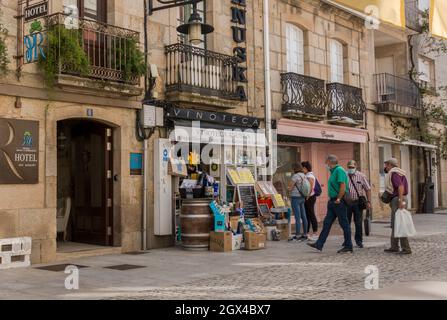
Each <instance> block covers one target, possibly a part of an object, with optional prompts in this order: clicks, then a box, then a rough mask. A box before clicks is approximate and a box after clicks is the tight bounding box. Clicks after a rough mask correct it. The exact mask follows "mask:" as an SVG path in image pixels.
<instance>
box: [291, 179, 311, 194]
mask: <svg viewBox="0 0 447 320" xmlns="http://www.w3.org/2000/svg"><path fill="white" fill-rule="evenodd" d="M300 178H301V183H300V181H298V182H297V183H296V185H295V186H296V188H297V189H298V191H299V193H300V194H301V196H302V197H303V198H307V197H308V196H310V194H311V193H312V192H311V190H310V182H309V180H308V179H307V178H306V176H305V175H304V174H302V175H300Z"/></svg>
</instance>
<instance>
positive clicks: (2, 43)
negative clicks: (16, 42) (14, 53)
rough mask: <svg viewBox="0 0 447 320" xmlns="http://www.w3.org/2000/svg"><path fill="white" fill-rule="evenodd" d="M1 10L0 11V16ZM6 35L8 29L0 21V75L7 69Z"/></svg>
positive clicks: (0, 14)
mask: <svg viewBox="0 0 447 320" xmlns="http://www.w3.org/2000/svg"><path fill="white" fill-rule="evenodd" d="M1 16H2V12H1V11H0V18H1ZM7 35H8V30H7V29H6V28H5V27H4V26H3V24H2V23H1V22H0V76H2V75H4V74H5V73H6V71H7V70H8V63H9V59H8V48H7V47H6V37H7Z"/></svg>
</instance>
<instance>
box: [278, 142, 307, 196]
mask: <svg viewBox="0 0 447 320" xmlns="http://www.w3.org/2000/svg"><path fill="white" fill-rule="evenodd" d="M300 161H301V149H300V148H299V147H294V146H292V147H285V146H278V151H277V170H276V173H275V175H274V176H273V184H274V186H275V188H276V190H277V191H278V193H279V194H281V195H282V196H283V198H285V199H287V198H288V197H289V192H288V191H287V186H288V184H289V181H290V179H291V178H292V175H293V165H294V164H295V163H297V162H300Z"/></svg>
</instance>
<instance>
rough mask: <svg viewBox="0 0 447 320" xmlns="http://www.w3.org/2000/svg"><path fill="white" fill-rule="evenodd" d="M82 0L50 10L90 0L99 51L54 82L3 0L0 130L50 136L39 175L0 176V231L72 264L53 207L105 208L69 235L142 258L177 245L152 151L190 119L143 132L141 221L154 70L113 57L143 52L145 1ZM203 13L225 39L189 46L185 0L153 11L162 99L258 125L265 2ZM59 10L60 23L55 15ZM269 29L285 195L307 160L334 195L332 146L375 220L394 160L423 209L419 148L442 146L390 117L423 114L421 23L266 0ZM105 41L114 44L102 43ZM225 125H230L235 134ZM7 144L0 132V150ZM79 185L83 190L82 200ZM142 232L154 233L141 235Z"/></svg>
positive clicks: (210, 3) (279, 181)
mask: <svg viewBox="0 0 447 320" xmlns="http://www.w3.org/2000/svg"><path fill="white" fill-rule="evenodd" d="M85 3H87V2H85ZM85 3H84V1H80V2H77V1H76V0H74V1H70V0H50V1H49V6H48V15H50V16H53V15H54V14H57V13H60V12H63V11H64V8H65V7H69V6H70V5H72V6H73V5H75V7H76V5H80V6H79V7H78V9H79V8H80V9H81V10H80V14H81V17H82V19H81V20H80V21H81V22H82V23H81V30H83V31H82V32H81V33H80V34H81V35H82V37H83V39H84V41H85V42H86V43H93V44H95V46H92V48H95V49H92V48H90V47H87V48H84V49H85V50H86V54H89V55H90V58H91V59H92V60H93V62H92V61H91V62H92V64H93V65H92V67H93V68H91V69H90V71H89V72H90V74H87V75H83V76H80V75H79V74H75V75H74V74H73V72H71V73H70V72H67V70H66V69H63V68H62V69H57V77H56V78H57V80H56V83H55V86H54V88H53V89H50V88H48V85H47V84H46V83H45V81H44V78H43V75H42V71H41V70H40V69H39V68H38V67H37V64H36V63H25V62H26V61H25V60H26V59H31V60H33V56H32V55H31V56H27V55H26V52H27V49H29V43H25V42H24V37H23V36H24V35H25V36H27V35H28V36H29V35H31V36H32V35H33V34H34V33H35V32H38V31H34V33H33V32H31V30H29V28H30V23H24V22H23V21H20V20H19V21H18V20H17V19H16V18H14V17H15V16H20V14H21V13H23V10H24V8H23V7H22V8H21V7H20V3H19V5H18V4H17V1H13V0H1V1H0V8H1V10H2V11H3V16H2V17H1V19H2V20H1V21H2V23H3V24H4V25H5V26H6V27H7V29H8V30H9V36H8V38H7V44H8V52H9V59H10V61H11V63H10V64H9V66H8V67H9V70H10V72H8V73H7V74H4V75H1V76H0V130H2V131H1V132H2V133H3V132H6V133H8V128H9V127H8V123H10V124H11V126H13V125H14V123H15V122H13V121H11V120H27V121H37V122H38V128H39V129H38V139H37V137H34V141H37V140H38V142H39V144H38V145H39V149H38V159H39V160H38V181H37V183H34V182H33V183H29V184H26V183H10V182H11V181H9V183H8V184H6V183H0V221H1V223H0V238H11V237H21V236H30V237H32V238H33V248H32V249H33V250H32V252H33V254H32V260H33V262H34V263H38V262H52V261H55V260H57V259H63V258H64V257H67V256H66V255H64V252H63V246H62V247H59V249H58V243H59V244H60V243H62V242H61V241H58V240H62V238H61V237H64V236H65V235H63V234H62V235H61V234H59V235H58V229H59V228H58V221H59V223H64V222H63V219H62V220H60V219H58V216H60V215H61V214H62V215H63V212H64V210H65V209H66V208H67V206H70V207H72V208H74V210H75V211H74V212H77V211H76V210H79V212H81V213H82V212H90V211H89V210H93V211H94V212H97V211H98V210H99V211H101V210H102V211H101V212H104V216H102V218H101V217H96V218H95V215H94V214H93V215H92V216H93V218H92V217H90V218H89V217H86V216H85V215H82V214H79V217H78V219H77V222H76V223H78V225H77V226H76V227H75V228H74V229H73V228H71V229H72V230H75V232H74V234H68V235H67V237H68V239H69V240H73V241H75V242H76V240H77V239H78V241H80V242H88V243H96V244H99V245H101V246H108V247H109V248H110V250H114V252H115V251H117V252H131V251H137V250H140V249H141V248H142V244H143V243H144V244H145V246H146V248H148V249H153V248H159V247H167V246H172V245H174V241H175V237H174V235H175V233H174V232H173V233H172V234H170V235H165V236H160V235H156V233H157V232H156V226H155V224H156V221H155V211H156V206H155V198H154V194H155V193H156V191H157V190H156V189H157V186H156V182H155V181H154V180H155V173H154V163H155V162H156V161H157V159H156V155H155V144H156V141H158V139H167V138H168V136H169V134H170V132H171V131H172V129H173V128H175V126H176V124H177V121H179V123H180V122H181V121H185V120H188V121H190V120H191V119H185V118H182V119H178V118H175V117H173V116H172V114H168V115H166V116H165V120H166V122H165V126H163V127H161V128H159V129H158V130H154V132H153V134H152V135H151V136H150V137H149V139H148V150H147V159H143V160H146V161H145V163H146V164H147V165H146V169H147V181H146V182H147V203H146V207H147V219H146V221H147V224H146V226H143V220H144V219H143V188H144V181H143V175H142V172H141V169H142V168H141V162H139V161H138V159H141V155H142V153H143V142H142V141H140V140H139V139H137V134H136V132H137V129H138V128H137V114H138V110H140V109H141V107H142V100H143V97H144V92H143V91H144V86H143V79H142V78H141V79H138V78H137V79H136V78H126V77H125V76H124V75H123V70H122V69H120V67H119V66H117V64H116V60H115V64H113V66H112V65H111V62H110V61H111V60H113V59H115V58H113V59H112V58H111V57H116V54H117V53H116V50H117V49H116V48H117V47H116V44H115V45H111V43H113V41H114V40H111V39H112V38H114V37H117V38H120V39H123V40H124V39H127V38H129V36H130V37H134V39H136V40H137V42H138V44H137V46H138V48H140V49H141V50H142V49H143V42H144V8H143V1H124V0H108V1H97V2H96V3H97V4H101V3H102V4H103V5H98V6H96V7H91V6H89V5H87V6H85ZM89 3H93V2H89ZM24 5H25V4H24V3H23V6H24ZM18 6H19V7H18ZM69 8H72V9H73V7H69ZM199 11H200V14H201V16H202V17H203V18H204V20H205V22H206V23H208V24H210V25H212V26H213V27H214V32H213V33H210V34H208V35H206V36H205V37H204V38H203V40H204V41H203V43H202V44H200V45H196V46H191V45H189V43H188V39H187V38H185V37H184V36H181V35H180V34H179V33H178V32H177V30H176V29H177V27H178V26H179V25H180V24H182V23H184V22H186V21H187V20H188V17H189V15H190V13H191V8H190V7H189V6H188V7H181V8H173V9H169V10H163V11H157V12H154V13H153V14H152V15H150V16H149V17H148V25H147V32H148V62H149V64H150V68H149V69H150V70H151V72H150V74H149V77H152V82H153V84H154V88H153V96H152V98H153V101H152V102H154V103H155V104H157V105H160V106H163V107H165V108H167V107H174V108H177V109H176V110H183V111H184V112H186V113H187V114H190V113H193V112H210V113H211V114H212V115H220V117H221V119H233V118H232V117H231V116H234V119H238V117H239V118H242V119H248V118H247V117H250V119H259V121H260V122H259V124H260V126H261V127H264V126H265V123H263V122H264V113H265V105H266V103H265V82H264V81H265V80H264V76H265V74H264V67H265V63H264V50H267V49H266V48H265V47H264V34H263V32H264V25H263V18H264V17H263V1H262V0H246V1H231V0H225V1H222V0H206V1H204V3H203V4H200V5H199ZM54 19H56V21H59V20H58V19H60V17H56V18H54ZM92 20H93V22H92ZM95 20H96V22H95ZM63 21H65V20H63ZM95 23H98V24H95ZM99 26H101V27H99ZM103 26H106V27H103ZM21 28H22V29H23V30H21ZM98 30H102V31H101V34H99V33H97V32H98ZM269 30H270V47H269V48H268V50H269V51H270V68H271V79H270V81H271V88H272V92H271V94H272V112H273V120H274V124H275V129H276V133H277V137H278V142H279V146H278V154H277V156H278V163H279V168H278V171H277V172H276V174H275V175H274V177H273V180H274V182H275V185H276V187H277V189H278V190H279V191H280V192H283V193H284V194H285V189H284V184H285V181H286V180H287V179H288V178H289V174H290V171H291V165H292V163H294V162H298V161H306V160H308V161H311V162H312V163H313V164H314V171H315V173H316V175H317V177H318V178H319V180H320V181H322V182H323V183H322V187H323V189H324V191H327V189H326V188H327V186H326V185H325V183H324V182H325V181H327V180H326V179H327V171H326V168H325V167H324V161H325V157H326V156H327V155H328V154H329V153H334V154H337V155H338V156H339V157H340V162H341V163H340V164H341V165H343V166H346V164H347V161H348V160H351V159H355V160H357V162H358V163H359V166H360V169H361V170H362V171H363V172H364V173H366V174H367V176H368V177H369V178H370V180H371V184H372V188H373V204H374V208H373V212H374V218H380V217H386V216H388V215H389V210H388V208H386V207H385V206H383V205H381V204H380V201H379V194H380V191H381V189H383V172H382V171H381V169H382V162H383V161H384V160H385V158H387V157H391V156H395V157H397V158H399V159H400V160H401V161H403V162H404V165H403V166H404V167H405V168H406V169H407V170H408V171H409V172H411V173H412V179H411V183H412V194H413V198H414V200H413V203H417V200H418V199H417V197H418V194H419V191H418V188H419V184H420V183H421V182H423V181H424V179H425V176H426V172H425V168H424V161H423V153H422V151H421V150H423V149H427V148H428V150H431V151H432V150H434V149H433V147H432V146H430V145H427V144H420V141H419V142H418V141H417V140H418V139H417V137H414V139H411V140H410V141H406V142H402V141H401V140H399V139H398V138H396V134H395V132H394V131H393V125H392V121H391V120H393V121H394V122H396V120H401V121H402V122H406V119H416V118H417V117H418V116H419V113H418V111H417V103H418V100H417V93H415V92H414V91H413V87H412V85H411V83H409V80H408V70H409V63H410V61H411V59H410V54H409V48H408V42H407V40H408V38H407V36H408V34H410V33H411V32H414V30H413V31H412V30H411V29H407V30H400V29H396V28H393V27H389V26H386V25H381V26H380V29H379V30H371V29H369V28H367V27H366V25H365V21H364V20H363V19H362V18H361V17H359V16H358V15H356V14H354V13H352V12H348V11H346V10H344V9H342V8H340V7H338V6H334V5H332V4H329V3H328V2H327V1H322V0H303V1H294V0H270V1H269ZM101 37H103V39H107V40H103V42H102V46H101V41H102V40H100V39H101ZM32 39H34V38H33V37H31V40H32ZM37 39H38V38H37ZM106 43H107V44H106ZM104 48H105V49H104ZM95 50H106V57H109V59H107V58H106V59H104V60H102V58H101V55H100V54H98V53H97V52H96V51H95ZM114 50H115V51H114ZM99 52H104V51H99ZM33 53H34V51H33ZM235 55H236V58H235V57H234V56H235ZM428 58H431V59H432V60H436V59H440V58H437V57H428ZM94 61H99V62H98V63H97V64H95V62H94ZM34 62H35V61H34ZM436 62H437V60H436ZM443 68H445V64H443V63H442V62H440V63H435V65H434V70H435V72H434V74H435V75H436V85H438V86H441V85H442V84H444V82H445V79H443V78H442V77H443V75H444V74H445V72H443V71H444V70H443ZM155 71H157V72H156V73H154V72H155ZM385 73H389V74H390V75H384V74H385ZM397 79H400V80H397ZM378 84H379V85H378ZM380 88H393V90H394V91H393V92H391V93H390V92H386V91H379V89H380ZM399 92H404V97H402V95H397V94H396V93H399ZM393 94H394V96H393ZM409 97H410V98H409ZM412 97H413V98H412ZM244 98H245V99H244ZM398 98H399V99H400V100H399V99H398ZM166 110H167V109H166ZM166 110H165V111H166ZM196 115H197V116H198V114H197V113H196ZM8 121H9V122H8ZM242 121H245V120H242ZM413 121H414V120H413ZM203 122H206V121H203ZM227 122H228V121H226V120H224V121H222V123H220V124H219V126H221V127H223V128H225V127H235V125H234V123H227ZM235 122H236V121H235ZM182 123H183V122H182ZM239 124H240V123H239ZM208 125H211V124H209V123H208ZM212 125H216V124H215V123H214V124H212ZM236 127H237V126H236ZM5 128H6V129H5ZM5 130H6V131H5ZM84 131H86V132H87V133H88V134H87V135H85V134H83V133H82V132H84ZM4 140H5V141H4ZM8 140H9V139H5V137H0V143H1V145H0V146H1V148H0V149H1V150H4V149H5V147H3V145H6V144H7V143H9V141H8ZM27 141H28V142H30V141H29V140H27ZM24 143H25V142H24ZM22 147H23V146H22ZM97 150H102V151H101V152H98V151H97ZM5 159H6V158H4V157H3V158H1V159H0V161H2V162H1V165H2V166H3V167H5V168H8V170H11V172H12V173H9V176H8V177H7V178H5V179H9V180H11V176H12V175H14V170H12V169H11V164H10V163H9V162H8V160H5ZM134 161H136V163H134ZM440 163H441V164H440V166H439V167H438V171H437V176H438V186H439V188H438V202H439V206H446V203H445V200H444V199H447V194H446V192H447V181H446V177H447V173H446V170H447V165H445V161H441V162H440ZM139 165H140V167H138V166H139ZM134 166H136V167H134ZM16 171H17V170H16ZM95 172H96V173H98V172H101V174H99V175H98V174H95ZM18 173H19V175H20V170H18ZM1 178H4V177H2V176H1V175H0V179H1ZM16 178H17V177H16ZM20 182H21V181H20ZM79 185H81V186H82V188H81V189H79ZM99 185H101V187H98V186H99ZM80 192H81V194H82V196H81V197H80V198H79V196H73V194H79V193H80ZM324 194H326V192H325V193H324ZM325 200H326V199H325V198H324V196H323V197H322V198H321V199H320V200H319V204H318V208H317V211H318V216H319V218H320V219H322V218H323V217H324V215H325V204H324V202H325ZM67 201H71V203H70V204H69V205H68V204H67V203H68V202H67ZM92 208H93V209H92ZM413 208H415V209H416V207H414V206H413ZM95 210H96V211H95ZM167 214H171V213H170V212H168V213H167ZM172 214H173V213H172ZM104 217H105V218H104ZM62 229H63V228H62ZM99 229H101V231H100V232H99V231H98V230H99ZM143 229H146V230H147V238H146V239H143ZM85 230H87V231H89V232H87V233H86V232H85ZM95 237H96V238H95ZM92 238H94V239H93V240H92ZM98 238H99V239H100V241H98ZM61 248H62V249H61ZM110 250H109V251H107V250H105V251H104V250H103V251H101V252H111V251H110Z"/></svg>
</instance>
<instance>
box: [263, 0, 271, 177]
mask: <svg viewBox="0 0 447 320" xmlns="http://www.w3.org/2000/svg"><path fill="white" fill-rule="evenodd" d="M264 82H265V93H264V94H265V131H266V135H267V150H268V152H267V157H268V158H269V157H271V152H272V149H273V148H272V91H271V84H270V26H269V1H268V0H264ZM270 173H271V174H268V175H269V178H270V179H271V175H272V174H273V171H271V172H270Z"/></svg>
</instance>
